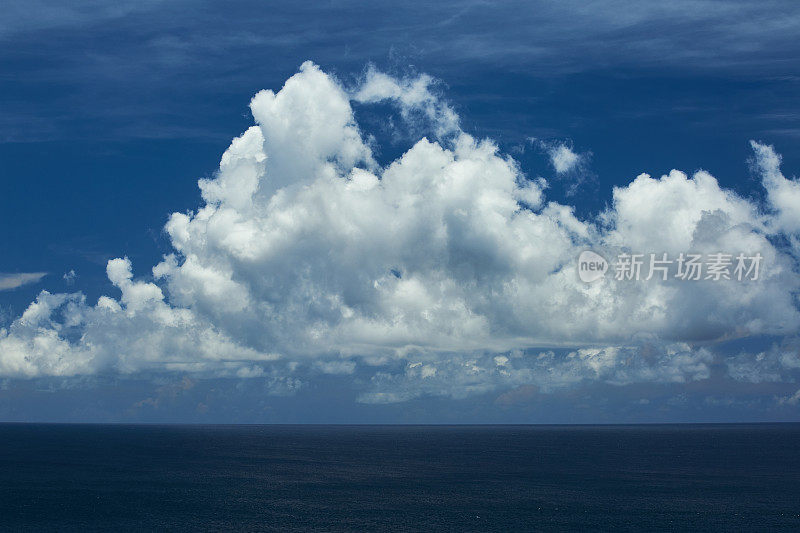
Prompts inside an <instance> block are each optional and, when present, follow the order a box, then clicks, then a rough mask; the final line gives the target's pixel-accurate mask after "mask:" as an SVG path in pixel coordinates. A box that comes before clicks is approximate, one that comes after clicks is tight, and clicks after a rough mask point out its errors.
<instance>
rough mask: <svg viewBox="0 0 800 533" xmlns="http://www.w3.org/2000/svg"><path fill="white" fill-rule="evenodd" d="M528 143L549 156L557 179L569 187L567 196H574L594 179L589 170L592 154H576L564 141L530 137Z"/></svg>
mask: <svg viewBox="0 0 800 533" xmlns="http://www.w3.org/2000/svg"><path fill="white" fill-rule="evenodd" d="M528 141H529V142H531V143H532V144H533V145H534V146H535V147H536V148H538V149H539V150H541V151H542V152H544V153H545V154H546V155H547V157H548V160H549V162H550V165H551V166H552V167H553V170H555V172H556V178H558V179H560V180H563V181H564V182H565V183H566V184H567V185H568V186H567V189H566V194H567V196H572V195H574V194H575V193H576V192H578V190H579V189H580V188H581V187H583V186H584V185H585V184H586V183H587V181H589V180H590V179H593V178H594V174H593V173H592V171H591V170H590V168H589V162H590V160H591V157H592V154H591V152H583V153H578V152H575V151H574V149H573V147H572V146H571V145H570V144H568V143H566V142H563V141H543V140H539V139H536V138H535V137H530V138H529V139H528Z"/></svg>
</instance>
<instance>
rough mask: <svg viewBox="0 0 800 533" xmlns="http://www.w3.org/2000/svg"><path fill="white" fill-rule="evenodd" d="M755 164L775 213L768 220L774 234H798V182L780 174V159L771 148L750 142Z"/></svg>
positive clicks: (799, 225) (799, 203)
mask: <svg viewBox="0 0 800 533" xmlns="http://www.w3.org/2000/svg"><path fill="white" fill-rule="evenodd" d="M750 145H751V146H752V147H753V151H754V152H755V163H756V166H757V167H758V170H759V172H760V174H761V176H762V183H763V184H764V188H765V189H766V190H767V200H768V202H769V205H770V207H771V208H772V209H773V210H774V211H775V216H774V217H773V218H772V219H770V221H771V223H772V225H773V229H774V230H775V231H776V232H786V233H790V234H797V233H798V232H800V182H798V181H797V180H790V179H786V178H785V177H784V176H783V174H782V173H781V169H780V165H781V157H780V156H779V155H778V154H776V153H775V149H774V148H773V147H772V146H769V145H766V144H762V143H759V142H756V141H750Z"/></svg>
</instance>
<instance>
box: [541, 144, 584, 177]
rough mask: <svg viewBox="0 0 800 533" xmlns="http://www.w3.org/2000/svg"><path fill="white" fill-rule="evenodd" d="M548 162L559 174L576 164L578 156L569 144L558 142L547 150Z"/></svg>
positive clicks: (578, 159)
mask: <svg viewBox="0 0 800 533" xmlns="http://www.w3.org/2000/svg"><path fill="white" fill-rule="evenodd" d="M548 154H549V155H550V162H551V163H552V164H553V168H554V169H556V172H558V173H559V174H565V173H567V172H569V171H570V170H572V169H574V168H575V167H576V166H578V162H579V161H580V159H581V158H580V156H579V155H578V154H576V153H575V152H573V151H572V150H571V149H570V148H569V146H567V145H565V144H559V145H556V146H554V147H552V148H551V149H550V150H548Z"/></svg>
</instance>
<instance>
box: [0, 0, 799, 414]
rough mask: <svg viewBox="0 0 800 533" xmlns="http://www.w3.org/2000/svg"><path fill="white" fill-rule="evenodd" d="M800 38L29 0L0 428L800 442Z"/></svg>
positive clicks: (6, 191)
mask: <svg viewBox="0 0 800 533" xmlns="http://www.w3.org/2000/svg"><path fill="white" fill-rule="evenodd" d="M798 27H800V7H798V6H797V4H796V3H795V2H792V1H764V2H758V3H756V2H736V1H730V2H717V1H713V2H712V1H702V0H692V1H689V0H678V1H675V2H669V3H663V2H631V1H608V2H572V1H565V2H502V3H501V2H486V1H480V2H437V3H421V2H404V3H402V4H401V5H396V6H389V5H384V4H381V3H367V2H339V1H331V2H324V3H322V2H320V3H317V2H314V3H311V2H308V3H303V2H275V3H272V2H270V3H262V2H230V3H226V4H225V5H224V6H222V5H217V4H214V3H208V2H182V1H174V2H158V1H137V2H125V1H122V2H114V3H107V2H95V1H76V2H70V3H69V4H68V5H65V4H63V3H57V2H49V1H34V2H30V1H27V2H21V1H17V0H12V1H11V2H9V3H7V4H6V6H5V7H4V10H3V12H2V13H0V42H1V44H2V45H0V76H1V77H0V80H1V81H0V109H1V110H2V111H1V112H0V163H2V166H0V179H2V185H3V187H2V194H0V228H2V230H3V231H2V232H0V245H2V247H1V248H0V250H2V252H3V253H2V254H0V420H3V421H55V422H170V423H206V422H214V423H216V422H224V423H655V422H752V421H799V420H800V384H798V377H800V342H798V341H799V339H798V332H799V331H800V309H799V308H798V298H797V296H798V288H799V287H800V270H799V269H798V267H799V266H800V265H798V259H800V240H798V236H799V235H800V183H798V181H797V179H796V177H795V176H796V173H797V171H798V169H799V168H800V152H798V150H797V149H796V146H797V141H798V139H799V138H800V114H799V113H798V107H797V106H798V104H797V94H798V89H799V88H800V75H799V74H798V73H799V72H800V53H799V52H800V49H799V48H800V45H798V44H797V39H796V34H797V29H798ZM586 251H592V252H594V253H596V254H597V256H596V257H599V260H600V262H604V263H605V267H604V268H605V269H606V270H605V271H604V272H602V273H601V274H600V277H599V278H598V279H594V280H592V281H584V279H582V276H581V272H580V261H579V257H580V256H581V253H582V252H586ZM651 254H652V256H651ZM665 254H666V255H665ZM714 254H723V256H725V257H727V258H728V260H729V261H730V264H729V265H726V266H725V268H726V269H727V270H726V274H725V276H721V277H720V276H715V275H714V274H713V272H714V270H713V268H714V267H713V266H712V263H713V262H714ZM690 255H694V256H697V257H698V259H697V262H699V263H700V265H701V268H705V270H703V271H702V274H701V275H700V276H699V278H700V279H691V276H686V272H683V277H681V272H682V269H683V267H684V263H682V262H679V258H688V257H689V256H690ZM740 256H741V258H742V260H743V261H745V260H749V261H750V263H748V264H747V266H749V267H752V266H753V264H754V261H755V258H756V257H758V258H759V259H758V267H759V270H758V272H755V271H754V270H752V269H751V270H748V271H747V272H745V271H738V272H737V270H736V268H735V267H736V266H737V257H740ZM593 257H594V256H593ZM625 257H628V259H629V260H630V259H631V258H632V257H636V258H639V259H640V260H641V261H642V265H641V269H642V276H641V279H635V277H634V276H633V271H632V270H625V264H626V263H625ZM656 258H658V259H662V260H666V261H669V263H668V266H666V267H665V270H664V271H663V277H662V271H660V270H659V271H654V273H655V275H653V276H650V278H651V279H645V278H647V277H648V275H647V274H648V270H652V269H651V268H650V267H652V266H653V264H651V263H650V262H651V261H655V259H656ZM722 259H723V258H720V257H717V269H718V270H719V268H720V261H722ZM723 262H724V261H723ZM634 263H635V261H634ZM598 264H599V263H598ZM632 264H633V263H632ZM664 264H667V263H664ZM651 273H653V272H651ZM737 274H738V276H737ZM742 274H744V275H742ZM618 277H619V278H620V279H617V278H618ZM687 277H688V278H689V279H686V278H687ZM725 277H729V278H731V279H725ZM717 278H719V279H717ZM738 278H742V279H738Z"/></svg>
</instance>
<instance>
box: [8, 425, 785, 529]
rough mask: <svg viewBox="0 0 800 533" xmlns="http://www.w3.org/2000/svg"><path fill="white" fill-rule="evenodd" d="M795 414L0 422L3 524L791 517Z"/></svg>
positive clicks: (453, 525)
mask: <svg viewBox="0 0 800 533" xmlns="http://www.w3.org/2000/svg"><path fill="white" fill-rule="evenodd" d="M798 445H800V424H756V425H738V424H737V425H636V426H220V425H214V426H181V425H173V426H166V425H165V426H157V425H152V426H150V425H69V424H64V425H60V424H52V425H48V424H1V425H0V528H1V529H3V530H28V531H43V530H59V531H68V530H82V531H87V530H88V531H97V530H126V531H127V530H185V531H201V530H242V531H258V530H274V531H386V530H390V531H534V530H553V531H571V530H587V529H588V530H617V531H619V530H622V531H642V530H660V531H663V530H686V529H692V530H726V531H730V530H735V531H764V530H787V531H788V530H795V531H797V530H800V453H799V449H800V447H799V446H798Z"/></svg>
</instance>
